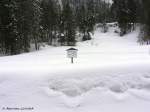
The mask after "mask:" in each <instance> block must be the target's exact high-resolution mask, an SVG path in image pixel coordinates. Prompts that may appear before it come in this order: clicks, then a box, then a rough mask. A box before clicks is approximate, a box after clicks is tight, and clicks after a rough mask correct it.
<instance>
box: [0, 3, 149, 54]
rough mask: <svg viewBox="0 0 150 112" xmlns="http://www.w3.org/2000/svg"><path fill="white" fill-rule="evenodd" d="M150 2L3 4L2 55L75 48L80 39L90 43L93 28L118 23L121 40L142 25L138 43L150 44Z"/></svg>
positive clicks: (0, 25)
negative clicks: (45, 46)
mask: <svg viewBox="0 0 150 112" xmlns="http://www.w3.org/2000/svg"><path fill="white" fill-rule="evenodd" d="M149 6H150V1H149V0H113V3H109V2H108V0H1V1H0V53H1V54H4V55H14V54H20V53H23V52H29V50H30V47H31V44H34V46H35V49H36V50H38V49H39V47H40V44H41V43H47V44H49V45H53V46H57V45H66V46H74V45H75V44H76V41H77V37H78V36H79V34H80V36H81V37H82V40H83V41H85V40H90V39H91V33H92V32H93V31H94V26H95V25H96V24H97V23H101V24H102V25H101V27H102V28H103V29H104V32H107V23H110V22H118V26H119V28H120V32H119V33H120V36H123V35H125V34H127V33H129V32H131V31H133V30H134V29H135V27H136V24H139V25H140V27H141V33H140V37H139V40H140V42H142V43H145V42H146V43H147V44H149V43H150V7H149Z"/></svg>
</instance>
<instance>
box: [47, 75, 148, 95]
mask: <svg viewBox="0 0 150 112" xmlns="http://www.w3.org/2000/svg"><path fill="white" fill-rule="evenodd" d="M76 75H78V73H76ZM149 77H150V75H148V74H147V75H144V76H143V75H139V74H122V75H119V74H117V75H113V76H112V74H111V75H109V74H108V75H95V76H94V77H93V76H89V77H84V76H81V77H76V78H74V77H71V76H68V77H65V78H64V77H61V76H60V77H56V78H54V77H53V78H52V79H50V80H49V88H50V89H51V90H53V91H57V92H61V93H63V94H65V95H66V96H69V97H77V96H81V95H82V94H85V93H87V92H89V91H91V90H92V89H95V88H105V89H107V90H109V91H112V92H114V93H125V92H127V91H128V90H129V89H136V90H142V89H144V90H148V91H149V92H150V78H149Z"/></svg>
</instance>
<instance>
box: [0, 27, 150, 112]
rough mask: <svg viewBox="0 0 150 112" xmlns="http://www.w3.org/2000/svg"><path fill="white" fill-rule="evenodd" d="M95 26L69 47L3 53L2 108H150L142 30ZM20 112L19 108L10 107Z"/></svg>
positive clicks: (92, 111)
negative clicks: (73, 55) (72, 55)
mask: <svg viewBox="0 0 150 112" xmlns="http://www.w3.org/2000/svg"><path fill="white" fill-rule="evenodd" d="M113 31H114V28H110V31H109V32H108V33H105V34H104V33H100V29H97V30H96V31H95V34H94V35H93V38H92V40H90V41H85V42H78V44H77V46H76V48H77V49H78V50H79V52H78V58H77V59H75V63H74V64H71V63H70V59H68V58H66V51H65V50H66V49H68V48H69V47H49V46H47V47H46V48H42V50H40V51H37V52H31V53H27V54H21V55H17V56H7V57H0V63H1V64H0V112H1V111H2V112H3V111H5V110H3V107H12V108H21V107H34V109H33V110H31V111H33V112H50V111H52V112H100V111H101V112H149V111H150V108H149V105H150V69H149V67H150V49H149V46H145V45H144V46H140V45H139V44H138V43H137V38H136V37H137V35H138V31H135V32H133V33H131V34H128V35H126V36H124V37H119V36H118V35H117V34H115V33H113ZM11 112H18V110H11Z"/></svg>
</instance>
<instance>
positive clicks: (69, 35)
mask: <svg viewBox="0 0 150 112" xmlns="http://www.w3.org/2000/svg"><path fill="white" fill-rule="evenodd" d="M62 24H63V25H64V34H65V35H64V36H65V41H66V44H67V45H69V46H74V45H75V42H76V40H75V36H76V26H75V19H74V14H73V11H72V9H71V7H70V4H69V2H67V3H66V4H65V5H64V8H63V11H62Z"/></svg>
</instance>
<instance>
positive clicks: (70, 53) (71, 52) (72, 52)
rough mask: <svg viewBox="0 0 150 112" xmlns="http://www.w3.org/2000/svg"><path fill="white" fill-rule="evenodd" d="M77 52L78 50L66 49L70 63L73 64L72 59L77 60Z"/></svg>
mask: <svg viewBox="0 0 150 112" xmlns="http://www.w3.org/2000/svg"><path fill="white" fill-rule="evenodd" d="M77 51H78V49H75V48H69V49H67V57H68V58H71V63H72V64H73V59H74V58H77Z"/></svg>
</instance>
